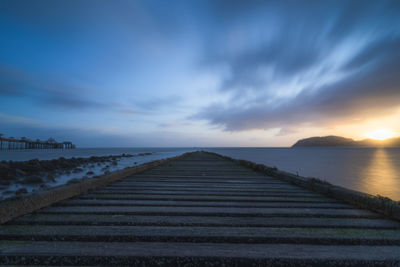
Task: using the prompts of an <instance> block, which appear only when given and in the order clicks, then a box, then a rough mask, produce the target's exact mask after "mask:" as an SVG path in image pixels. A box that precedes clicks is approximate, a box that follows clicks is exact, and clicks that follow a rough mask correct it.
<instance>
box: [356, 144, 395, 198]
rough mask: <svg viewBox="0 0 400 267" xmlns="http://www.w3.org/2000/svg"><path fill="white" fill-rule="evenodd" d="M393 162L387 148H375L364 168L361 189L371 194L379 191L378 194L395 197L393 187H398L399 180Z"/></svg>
mask: <svg viewBox="0 0 400 267" xmlns="http://www.w3.org/2000/svg"><path fill="white" fill-rule="evenodd" d="M394 164H395V163H394V162H392V160H391V158H390V156H389V155H388V151H387V149H385V148H377V149H376V150H375V153H374V155H373V157H372V159H371V162H370V164H368V166H367V168H366V169H365V172H364V175H363V176H364V177H363V178H364V181H363V183H361V184H362V188H361V191H364V192H367V193H370V194H372V195H376V194H377V193H378V192H379V194H380V195H383V196H385V197H390V198H394V199H396V196H395V195H394V194H393V189H395V188H399V187H400V181H399V179H398V178H397V175H398V173H397V172H396V168H395V165H394Z"/></svg>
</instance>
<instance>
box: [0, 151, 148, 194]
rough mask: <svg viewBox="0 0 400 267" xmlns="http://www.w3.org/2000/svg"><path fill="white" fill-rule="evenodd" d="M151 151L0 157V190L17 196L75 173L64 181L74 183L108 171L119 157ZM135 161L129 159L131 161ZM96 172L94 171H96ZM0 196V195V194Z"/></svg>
mask: <svg viewBox="0 0 400 267" xmlns="http://www.w3.org/2000/svg"><path fill="white" fill-rule="evenodd" d="M152 154H153V153H139V154H135V155H131V154H121V155H109V156H92V157H89V158H68V159H66V158H63V157H60V158H58V159H53V160H38V159H33V160H29V161H1V162H0V190H2V193H3V195H4V196H6V195H7V196H12V195H15V196H18V195H21V194H26V193H28V192H29V190H28V188H31V189H32V188H33V190H32V191H35V190H38V189H45V188H47V187H49V184H51V183H56V182H57V178H59V177H61V176H71V175H74V176H76V178H72V179H69V180H68V182H67V183H74V182H77V181H79V180H80V179H83V178H93V177H96V176H97V175H100V174H107V173H109V172H110V171H111V170H112V169H113V167H114V169H115V167H116V166H118V164H119V161H120V160H121V159H127V158H134V157H142V156H149V155H152ZM136 164H137V163H136V162H134V161H132V163H131V165H132V166H134V165H136ZM96 174H97V175H96ZM0 200H1V197H0Z"/></svg>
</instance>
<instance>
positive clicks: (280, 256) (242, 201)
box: [0, 152, 400, 266]
mask: <svg viewBox="0 0 400 267" xmlns="http://www.w3.org/2000/svg"><path fill="white" fill-rule="evenodd" d="M0 240H1V241H0V264H1V265H6V264H8V265H21V264H32V265H80V266H81V265H91V266H98V265H108V266H110V265H125V266H128V265H129V266H144V265H146V266H147V265H149V266H154V265H157V266H167V265H168V266H192V265H195V266H221V265H224V266H256V265H257V266H259V265H274V264H277V265H281V266H286V265H301V266H321V265H330V266H335V265H346V266H349V265H359V266H366V265H381V266H387V265H390V266H394V265H399V264H400V222H399V221H396V220H391V219H388V218H387V217H385V216H383V215H381V214H379V213H375V212H373V211H370V210H367V209H361V208H357V207H356V206H353V205H351V204H348V203H346V202H344V201H341V200H338V199H334V198H331V197H329V196H327V195H323V194H320V193H317V192H315V191H311V190H308V189H306V188H304V187H299V186H296V185H294V184H291V183H288V182H286V181H284V180H281V179H278V178H276V177H272V176H268V175H265V173H261V172H259V171H255V170H253V169H250V168H247V167H245V166H242V165H240V164H239V163H237V162H234V161H231V160H228V159H225V158H222V157H219V156H217V155H213V154H210V153H205V152H195V153H191V154H189V155H185V156H184V157H180V158H178V159H175V160H173V161H170V162H167V163H164V164H162V165H159V166H157V167H154V168H151V169H148V170H146V171H144V172H141V173H138V174H135V175H130V176H128V177H126V178H123V179H121V180H119V181H116V182H112V183H109V184H107V185H106V186H103V187H100V188H97V189H96V190H92V191H90V192H87V193H85V194H83V195H79V196H76V197H74V198H71V199H68V200H65V201H62V202H59V203H55V204H54V205H52V206H50V207H47V208H43V209H41V210H38V211H36V212H34V213H31V214H27V215H25V216H22V217H19V218H17V219H14V220H12V221H9V222H8V223H6V224H4V225H1V226H0Z"/></svg>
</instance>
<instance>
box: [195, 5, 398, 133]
mask: <svg viewBox="0 0 400 267" xmlns="http://www.w3.org/2000/svg"><path fill="white" fill-rule="evenodd" d="M216 2H217V3H218V4H216V8H215V9H214V10H215V12H216V13H215V16H216V18H217V19H216V20H217V21H218V22H220V24H218V25H219V26H220V28H218V26H216V27H215V28H214V30H213V32H211V36H213V38H214V39H211V41H210V40H208V44H207V45H206V48H207V49H206V52H205V56H204V60H203V62H202V64H203V65H202V66H203V67H205V68H207V67H209V66H225V68H227V69H228V72H229V75H227V76H225V77H224V78H223V80H222V86H221V88H220V89H221V90H223V91H227V92H231V93H232V97H231V99H230V100H229V101H228V102H226V101H225V102H224V104H222V103H218V102H216V103H213V104H212V105H210V106H208V107H206V108H204V109H203V110H202V111H201V112H199V113H198V114H196V115H195V116H194V117H195V118H201V119H206V120H208V121H209V122H210V123H211V124H215V125H220V126H222V127H224V128H225V129H226V130H232V131H235V130H247V129H256V128H259V129H268V128H276V127H281V128H282V127H283V128H285V129H287V130H284V131H283V132H282V133H281V134H284V133H285V132H291V131H292V130H290V129H289V128H292V129H293V128H295V127H296V126H299V125H328V124H329V123H332V122H336V123H337V122H343V123H346V122H347V123H348V122H350V121H357V120H361V119H362V118H368V116H376V115H386V114H390V112H392V111H393V109H394V108H396V107H400V50H399V47H400V21H399V19H398V18H399V17H400V2H398V1H379V2H376V1H334V2H333V1H279V2H278V1H277V2H274V1H254V2H252V4H251V5H246V4H244V2H243V1H234V4H233V5H230V4H229V3H228V2H225V1H222V2H221V1H216ZM254 32H255V33H254ZM232 35H233V36H235V37H234V38H231V36H232ZM230 47H233V48H232V49H230ZM310 73H311V74H310ZM310 75H311V76H310ZM293 81H295V88H296V89H297V91H296V90H295V91H293V92H290V90H289V91H288V92H285V90H286V89H287V88H288V87H290V86H291V82H293ZM282 92H284V94H285V96H284V97H277V96H279V95H280V94H282Z"/></svg>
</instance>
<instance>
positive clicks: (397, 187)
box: [0, 148, 400, 200]
mask: <svg viewBox="0 0 400 267" xmlns="http://www.w3.org/2000/svg"><path fill="white" fill-rule="evenodd" d="M202 149H203V150H208V151H212V152H216V153H220V154H224V155H227V156H230V157H233V158H238V159H246V160H250V161H254V162H257V163H262V164H265V165H268V166H276V167H277V168H279V169H281V170H285V171H288V172H292V173H296V172H298V173H299V175H302V176H306V177H317V178H320V179H323V180H326V181H328V182H330V183H332V184H335V185H340V186H344V187H347V188H351V189H355V190H358V191H362V192H366V193H370V194H373V195H376V194H379V195H383V196H387V197H390V198H392V199H394V200H400V148H202ZM194 150H196V149H193V148H96V149H88V148H80V149H73V150H51V151H50V150H49V151H46V150H36V151H0V160H29V159H33V158H39V159H53V158H58V157H65V158H70V157H90V156H100V155H120V154H122V153H129V154H137V153H143V152H152V153H153V154H152V155H151V156H146V157H142V158H138V159H137V160H138V161H139V162H138V163H139V164H140V163H144V162H148V161H152V160H156V159H161V158H166V157H172V156H176V155H179V154H182V153H185V152H189V151H194ZM130 161H132V160H130ZM130 161H129V164H131V162H130ZM135 161H136V159H135ZM121 163H122V162H121ZM127 164H128V163H127ZM123 166H125V164H123Z"/></svg>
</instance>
